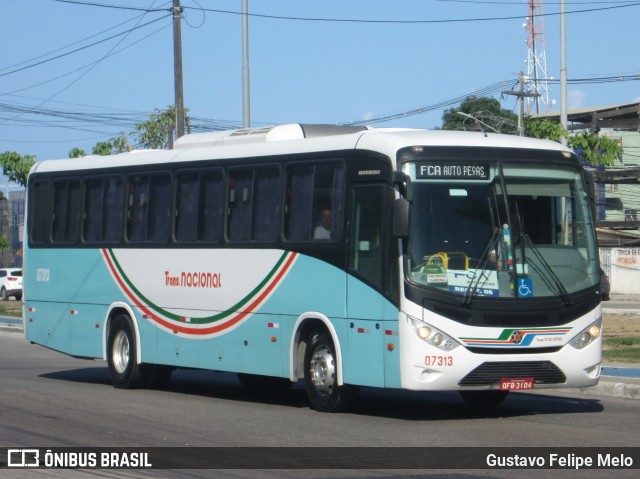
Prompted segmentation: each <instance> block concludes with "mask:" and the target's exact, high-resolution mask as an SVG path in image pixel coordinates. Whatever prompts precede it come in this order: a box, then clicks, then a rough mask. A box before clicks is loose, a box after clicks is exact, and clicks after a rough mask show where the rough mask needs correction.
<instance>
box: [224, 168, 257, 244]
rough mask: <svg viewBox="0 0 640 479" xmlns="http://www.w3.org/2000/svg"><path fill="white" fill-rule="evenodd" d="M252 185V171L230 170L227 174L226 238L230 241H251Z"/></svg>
mask: <svg viewBox="0 0 640 479" xmlns="http://www.w3.org/2000/svg"><path fill="white" fill-rule="evenodd" d="M252 183H253V174H252V171H247V170H243V171H238V170H231V172H230V173H229V221H228V223H227V228H228V230H227V236H228V238H229V240H230V241H249V240H250V239H251V205H252V202H253V201H252V196H253V195H252Z"/></svg>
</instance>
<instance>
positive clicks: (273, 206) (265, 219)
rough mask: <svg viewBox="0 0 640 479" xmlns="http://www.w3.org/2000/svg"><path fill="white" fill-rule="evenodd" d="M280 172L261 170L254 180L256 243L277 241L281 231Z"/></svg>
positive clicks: (257, 172) (254, 228)
mask: <svg viewBox="0 0 640 479" xmlns="http://www.w3.org/2000/svg"><path fill="white" fill-rule="evenodd" d="M280 192H281V189H280V170H279V169H278V168H275V167H274V168H260V169H257V170H256V172H255V178H254V204H253V221H252V223H253V232H252V239H254V240H256V241H275V240H276V239H277V237H278V232H279V231H280V201H281V197H282V195H281V193H280Z"/></svg>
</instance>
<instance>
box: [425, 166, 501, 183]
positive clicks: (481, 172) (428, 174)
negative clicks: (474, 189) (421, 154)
mask: <svg viewBox="0 0 640 479" xmlns="http://www.w3.org/2000/svg"><path fill="white" fill-rule="evenodd" d="M416 166H417V168H416V178H417V179H419V180H488V179H489V172H490V168H489V165H488V164H479V163H474V164H468V165H462V164H452V163H431V162H429V163H418V164H417V165H416Z"/></svg>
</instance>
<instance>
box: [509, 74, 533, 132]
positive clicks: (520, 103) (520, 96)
mask: <svg viewBox="0 0 640 479" xmlns="http://www.w3.org/2000/svg"><path fill="white" fill-rule="evenodd" d="M524 83H525V77H524V73H523V72H520V89H519V90H517V91H516V90H507V91H503V92H502V93H503V94H504V95H513V96H517V97H518V106H519V109H518V131H519V132H520V136H524V99H525V98H532V97H533V98H536V97H539V96H540V94H539V93H537V92H534V93H529V92H526V91H524Z"/></svg>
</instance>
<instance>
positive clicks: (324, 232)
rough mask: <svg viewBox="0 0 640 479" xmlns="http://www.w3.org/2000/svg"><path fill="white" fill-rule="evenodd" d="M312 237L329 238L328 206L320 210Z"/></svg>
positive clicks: (329, 217) (329, 214)
mask: <svg viewBox="0 0 640 479" xmlns="http://www.w3.org/2000/svg"><path fill="white" fill-rule="evenodd" d="M313 239H319V240H328V239H331V210H330V209H329V208H323V209H322V210H320V224H319V225H318V226H316V227H315V228H314V230H313Z"/></svg>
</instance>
